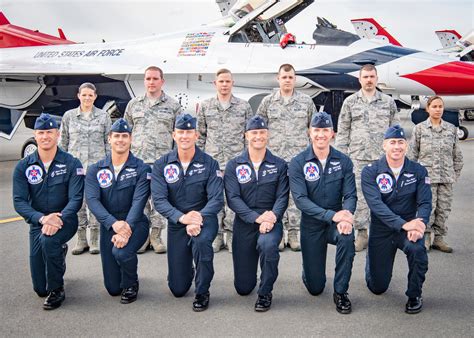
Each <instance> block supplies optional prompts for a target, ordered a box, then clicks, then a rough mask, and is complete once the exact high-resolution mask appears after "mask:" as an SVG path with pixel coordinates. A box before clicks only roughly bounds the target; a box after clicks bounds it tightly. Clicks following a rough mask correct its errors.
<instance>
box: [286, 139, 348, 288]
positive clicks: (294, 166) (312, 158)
mask: <svg viewBox="0 0 474 338" xmlns="http://www.w3.org/2000/svg"><path fill="white" fill-rule="evenodd" d="M288 173H289V176H290V189H291V193H292V194H293V199H294V201H295V204H296V206H297V207H298V209H300V210H301V213H302V216H301V253H302V256H303V283H304V284H305V286H306V288H307V289H308V291H309V293H311V294H312V295H318V294H320V293H321V292H323V290H324V287H325V284H326V254H327V244H328V243H330V244H333V245H336V272H335V275H334V291H335V292H336V293H339V294H343V293H346V292H347V290H348V289H349V281H350V279H351V274H352V263H353V261H354V256H355V249H354V232H352V233H351V234H349V235H343V234H340V233H339V231H338V230H337V224H336V223H335V222H333V221H332V218H333V217H334V215H335V214H336V212H338V211H340V210H348V211H350V212H351V213H352V214H353V213H354V211H355V209H356V204H357V192H356V185H355V177H354V173H353V165H352V161H351V160H350V158H349V157H348V156H346V155H344V154H343V153H341V152H340V151H338V150H336V149H335V148H333V147H330V150H329V155H328V157H327V161H326V166H325V168H324V169H323V168H322V166H321V162H320V161H319V159H318V158H317V157H316V155H315V154H314V151H313V147H312V145H309V146H308V148H306V150H304V151H302V152H301V153H299V154H298V155H297V156H296V157H294V158H293V159H292V160H291V162H290V165H289V169H288Z"/></svg>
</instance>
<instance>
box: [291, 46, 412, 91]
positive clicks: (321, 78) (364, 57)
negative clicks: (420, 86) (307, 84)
mask: <svg viewBox="0 0 474 338" xmlns="http://www.w3.org/2000/svg"><path fill="white" fill-rule="evenodd" d="M415 53H419V51H418V50H415V49H410V48H405V47H398V46H383V47H379V48H374V49H370V50H366V51H363V52H361V53H357V54H354V55H351V56H348V57H346V58H343V59H340V60H337V61H334V62H331V63H328V64H326V65H323V66H319V67H313V68H309V69H304V70H299V71H297V72H296V75H300V76H304V77H306V78H308V79H310V80H312V81H314V82H316V83H318V84H320V85H322V86H324V87H326V88H331V89H341V90H351V89H354V90H358V89H359V81H358V80H357V79H356V78H354V77H353V76H350V75H348V73H352V72H355V71H358V70H359V69H360V68H361V67H362V65H364V64H366V63H372V64H374V65H375V66H378V65H382V64H384V63H387V62H390V61H392V60H395V59H398V58H400V57H402V56H406V55H411V54H415Z"/></svg>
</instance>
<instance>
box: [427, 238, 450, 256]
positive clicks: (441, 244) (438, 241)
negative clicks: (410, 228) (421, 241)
mask: <svg viewBox="0 0 474 338" xmlns="http://www.w3.org/2000/svg"><path fill="white" fill-rule="evenodd" d="M431 248H432V249H433V250H439V251H442V252H446V253H451V252H453V248H451V247H450V246H449V245H448V244H447V243H446V242H445V241H444V239H443V236H436V235H435V238H434V241H433V245H431Z"/></svg>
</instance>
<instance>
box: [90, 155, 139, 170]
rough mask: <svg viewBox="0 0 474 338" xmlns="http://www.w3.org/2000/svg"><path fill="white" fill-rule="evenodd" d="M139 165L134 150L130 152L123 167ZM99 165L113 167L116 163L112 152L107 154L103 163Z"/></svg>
mask: <svg viewBox="0 0 474 338" xmlns="http://www.w3.org/2000/svg"><path fill="white" fill-rule="evenodd" d="M137 165H138V160H137V158H136V157H135V156H134V155H133V154H132V152H129V154H128V158H127V160H126V161H125V163H124V164H123V168H136V167H137ZM99 167H101V168H113V167H114V165H113V163H112V154H110V153H109V154H107V156H106V157H105V159H104V161H103V163H101V164H99Z"/></svg>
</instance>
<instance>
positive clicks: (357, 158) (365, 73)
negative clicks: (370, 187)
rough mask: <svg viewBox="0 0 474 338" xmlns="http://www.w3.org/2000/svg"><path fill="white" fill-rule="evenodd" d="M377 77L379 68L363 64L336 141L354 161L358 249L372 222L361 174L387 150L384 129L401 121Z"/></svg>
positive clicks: (346, 101) (366, 236)
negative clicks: (381, 89)
mask: <svg viewBox="0 0 474 338" xmlns="http://www.w3.org/2000/svg"><path fill="white" fill-rule="evenodd" d="M377 80H378V78H377V70H376V69H375V67H374V66H373V65H365V66H363V67H362V68H361V70H360V73H359V82H360V84H361V89H360V90H359V91H358V92H356V93H354V94H352V95H350V96H349V97H347V98H346V99H345V100H344V103H343V104H342V108H341V113H340V115H339V121H338V128H337V131H338V132H337V136H336V143H335V146H336V148H338V149H339V150H340V151H342V152H343V153H345V154H347V155H348V156H349V157H350V158H351V160H352V162H353V163H354V172H355V176H356V187H357V209H356V212H355V215H354V223H355V224H354V228H355V229H357V230H358V233H357V238H356V241H355V249H356V251H362V250H364V249H365V248H366V247H367V243H368V234H367V231H368V225H369V224H370V211H369V208H368V206H367V203H366V201H365V198H364V195H363V194H362V190H361V183H360V174H361V172H362V169H363V168H364V167H365V166H366V165H368V164H370V163H372V162H373V161H376V160H378V159H380V156H382V155H383V154H384V151H383V149H382V144H383V137H384V133H385V130H387V128H388V127H390V126H393V125H395V124H399V123H400V118H399V116H398V110H397V106H396V104H395V101H394V100H393V99H392V98H391V97H390V96H388V95H385V94H383V93H381V92H379V91H377V89H376V86H377Z"/></svg>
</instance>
